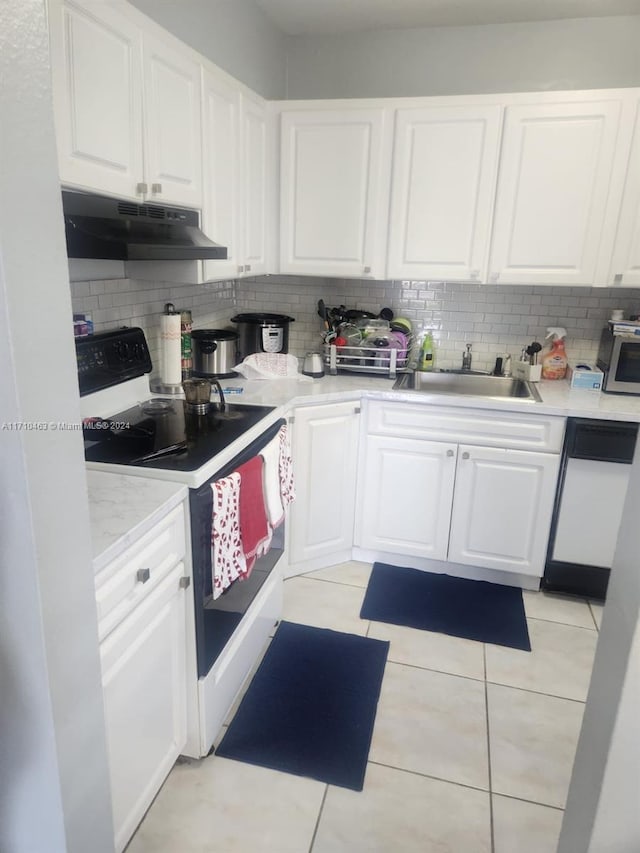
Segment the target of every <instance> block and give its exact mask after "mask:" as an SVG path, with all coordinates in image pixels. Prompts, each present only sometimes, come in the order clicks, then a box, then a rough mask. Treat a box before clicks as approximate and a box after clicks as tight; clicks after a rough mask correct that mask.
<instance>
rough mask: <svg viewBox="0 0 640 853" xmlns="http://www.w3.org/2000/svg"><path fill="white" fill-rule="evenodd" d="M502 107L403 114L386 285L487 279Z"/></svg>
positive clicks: (398, 133)
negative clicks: (407, 281) (401, 281)
mask: <svg viewBox="0 0 640 853" xmlns="http://www.w3.org/2000/svg"><path fill="white" fill-rule="evenodd" d="M501 119H502V108H501V107H500V106H493V105H487V106H459V107H455V106H451V107H421V108H416V109H401V110H398V111H397V112H396V125H395V137H394V153H393V181H392V197H391V217H390V222H389V255H388V262H387V278H390V279H394V278H409V279H447V280H452V279H453V280H456V279H457V280H482V279H484V277H485V275H486V263H487V254H488V248H489V236H490V232H491V213H492V210H493V200H494V195H495V186H496V178H497V168H498V154H499V150H500V125H501Z"/></svg>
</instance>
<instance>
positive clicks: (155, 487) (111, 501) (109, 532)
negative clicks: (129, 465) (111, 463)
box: [87, 471, 188, 573]
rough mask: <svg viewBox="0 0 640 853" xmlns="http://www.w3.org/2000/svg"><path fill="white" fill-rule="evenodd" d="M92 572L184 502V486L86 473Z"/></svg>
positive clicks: (117, 554)
mask: <svg viewBox="0 0 640 853" xmlns="http://www.w3.org/2000/svg"><path fill="white" fill-rule="evenodd" d="M87 485H88V489H89V516H90V520H91V542H92V547H93V570H94V573H97V572H99V571H100V570H101V569H103V568H104V567H105V566H106V565H108V564H109V563H110V562H111V561H112V560H114V559H115V558H116V557H118V556H119V555H120V554H121V553H122V552H123V551H125V550H126V549H127V548H128V547H129V546H130V545H132V544H133V543H134V542H135V541H136V540H137V539H139V537H140V536H142V535H143V534H144V533H146V532H147V531H148V530H150V529H151V528H152V527H153V526H154V524H156V522H158V521H160V519H161V518H163V517H164V516H165V515H166V514H167V513H169V512H170V511H171V510H172V509H173V508H174V507H176V506H178V504H179V503H180V502H181V501H183V500H184V499H185V497H186V496H187V493H188V489H187V487H186V486H182V485H179V484H177V483H169V482H166V481H165V480H147V479H145V478H142V477H128V476H124V475H122V474H109V473H106V472H103V471H87Z"/></svg>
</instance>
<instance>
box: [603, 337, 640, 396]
mask: <svg viewBox="0 0 640 853" xmlns="http://www.w3.org/2000/svg"><path fill="white" fill-rule="evenodd" d="M604 390H605V391H609V392H613V393H618V394H638V395H640V340H638V338H636V337H634V338H631V337H625V336H624V335H615V336H614V338H613V345H612V348H611V358H610V362H609V371H608V373H607V377H606V381H605V388H604Z"/></svg>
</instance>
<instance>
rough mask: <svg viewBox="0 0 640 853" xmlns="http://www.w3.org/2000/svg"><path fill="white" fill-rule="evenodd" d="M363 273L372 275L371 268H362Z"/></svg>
mask: <svg viewBox="0 0 640 853" xmlns="http://www.w3.org/2000/svg"><path fill="white" fill-rule="evenodd" d="M362 272H363V273H365V274H366V273H370V272H371V267H363V268H362Z"/></svg>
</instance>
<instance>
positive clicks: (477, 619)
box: [360, 563, 531, 652]
mask: <svg viewBox="0 0 640 853" xmlns="http://www.w3.org/2000/svg"><path fill="white" fill-rule="evenodd" d="M360 618H361V619H371V620H373V621H374V622H390V623H391V624H393V625H404V626H405V627H407V628H421V629H422V630H424V631H438V632H439V633H441V634H450V635H452V636H454V637H464V638H465V639H467V640H480V642H482V643H494V644H495V645H498V646H509V647H510V648H512V649H522V650H523V651H527V652H530V651H531V643H530V642H529V631H528V630H527V619H526V616H525V612H524V602H523V600H522V590H521V589H519V588H518V587H514V586H502V585H501V584H495V583H487V582H486V581H474V580H467V579H466V578H453V577H450V576H449V575H440V574H432V573H431V572H422V571H418V570H417V569H405V568H398V567H396V566H388V565H386V564H385V563H374V565H373V570H372V572H371V578H370V579H369V585H368V587H367V591H366V594H365V597H364V602H363V604H362V610H361V611H360Z"/></svg>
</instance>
